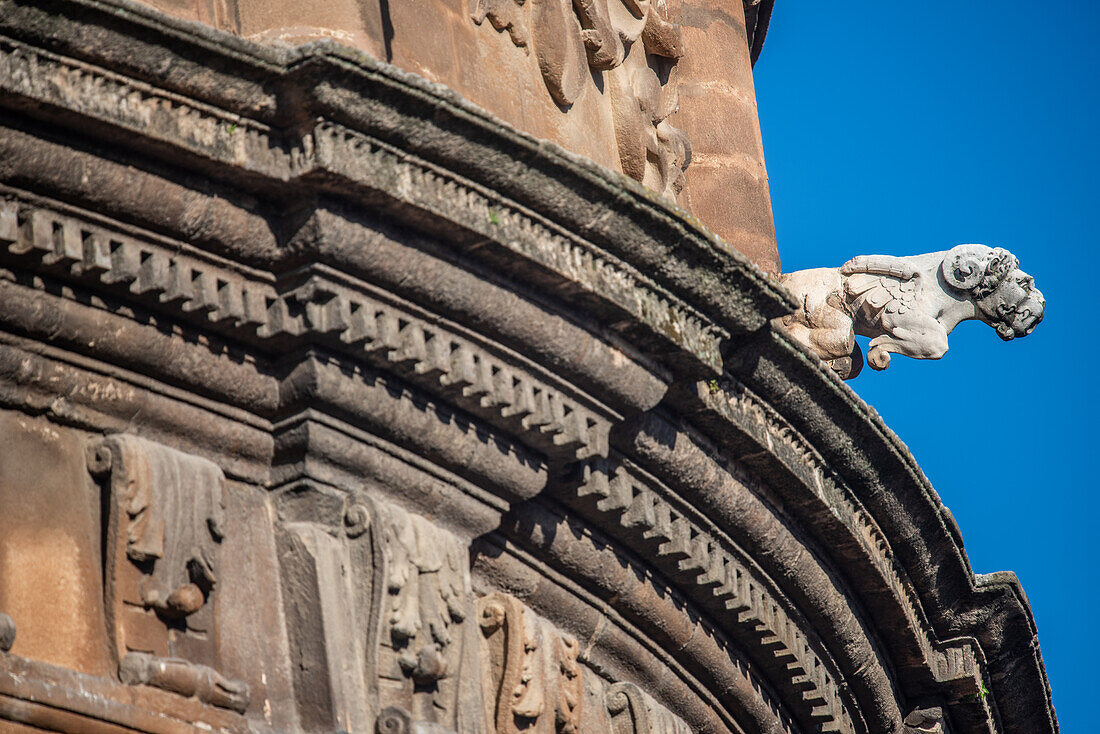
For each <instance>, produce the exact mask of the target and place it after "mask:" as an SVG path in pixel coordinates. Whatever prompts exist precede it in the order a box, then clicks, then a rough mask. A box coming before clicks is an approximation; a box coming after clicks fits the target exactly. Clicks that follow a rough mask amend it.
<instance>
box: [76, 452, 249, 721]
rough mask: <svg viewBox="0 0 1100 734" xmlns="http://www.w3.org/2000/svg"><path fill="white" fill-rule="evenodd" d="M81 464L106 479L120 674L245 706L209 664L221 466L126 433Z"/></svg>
mask: <svg viewBox="0 0 1100 734" xmlns="http://www.w3.org/2000/svg"><path fill="white" fill-rule="evenodd" d="M88 469H89V471H91V472H92V474H95V475H103V476H105V477H107V482H106V491H107V493H108V497H107V501H106V504H107V506H108V508H109V509H108V513H109V514H108V527H107V540H106V543H105V546H104V547H105V554H106V558H105V564H104V565H105V569H106V576H105V581H106V594H105V597H106V607H107V618H108V624H109V625H110V629H111V632H112V643H113V645H114V649H115V654H116V655H117V658H118V661H119V671H120V673H119V675H120V677H121V679H122V680H123V682H124V683H129V684H146V685H151V686H155V687H158V688H164V689H166V690H170V691H173V692H175V693H179V694H181V695H184V696H195V697H197V698H199V699H200V700H202V701H203V702H205V703H210V704H213V705H215V706H222V707H224V708H231V709H234V710H237V711H243V710H244V709H245V708H246V707H247V705H248V687H247V685H245V684H244V683H242V682H239V681H230V680H227V679H225V678H223V677H222V676H221V675H220V674H218V673H217V672H216V671H215V670H214V669H213V668H212V667H211V666H212V665H214V664H215V662H216V656H217V631H216V630H215V629H214V591H215V587H216V586H217V583H218V567H219V563H220V559H219V555H220V554H219V549H220V546H221V541H222V538H223V531H222V525H223V522H222V513H223V505H222V492H223V488H224V483H225V477H224V476H223V474H222V471H221V469H219V468H218V467H217V466H216V465H214V464H212V463H211V462H209V461H206V460H205V459H200V458H198V457H195V456H190V455H188V454H184V453H181V452H179V451H176V450H175V449H171V448H168V447H167V446H162V445H160V444H157V443H153V442H152V441H147V440H145V439H142V438H138V437H136V436H127V435H115V436H110V437H108V438H106V439H104V440H102V441H100V442H98V443H96V444H93V445H91V446H89V447H88Z"/></svg>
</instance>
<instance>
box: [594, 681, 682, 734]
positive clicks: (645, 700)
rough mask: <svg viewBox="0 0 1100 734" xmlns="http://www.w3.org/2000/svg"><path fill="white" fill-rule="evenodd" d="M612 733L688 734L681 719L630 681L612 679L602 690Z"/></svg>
mask: <svg viewBox="0 0 1100 734" xmlns="http://www.w3.org/2000/svg"><path fill="white" fill-rule="evenodd" d="M604 704H605V705H606V706H607V711H608V713H609V714H611V732H612V734H690V733H691V728H690V727H688V725H687V724H685V723H684V721H683V720H682V719H680V718H679V717H678V716H675V715H674V714H673V713H672V712H671V711H669V710H668V709H666V708H665V707H664V706H661V705H660V704H658V703H657V702H656V701H654V700H653V699H652V698H650V697H649V696H648V695H646V693H645V692H643V691H642V689H640V688H638V686H636V685H634V684H633V683H615V684H613V685H611V686H610V687H608V689H607V692H606V693H605V694H604Z"/></svg>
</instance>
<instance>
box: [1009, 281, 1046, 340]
mask: <svg viewBox="0 0 1100 734" xmlns="http://www.w3.org/2000/svg"><path fill="white" fill-rule="evenodd" d="M1046 305H1047V302H1046V299H1045V298H1043V294H1042V293H1040V292H1039V291H1037V290H1032V291H1031V293H1029V294H1028V296H1027V298H1025V299H1024V300H1023V301H1022V302H1021V303H1019V304H1017V306H1016V313H1015V314H1014V317H1013V319H1012V323H1011V326H1012V332H1013V334H1014V335H1015V336H1017V337H1021V336H1027V335H1028V334H1030V333H1031V332H1033V331H1035V327H1036V326H1038V325H1039V322H1040V321H1042V320H1043V314H1044V312H1045V311H1046Z"/></svg>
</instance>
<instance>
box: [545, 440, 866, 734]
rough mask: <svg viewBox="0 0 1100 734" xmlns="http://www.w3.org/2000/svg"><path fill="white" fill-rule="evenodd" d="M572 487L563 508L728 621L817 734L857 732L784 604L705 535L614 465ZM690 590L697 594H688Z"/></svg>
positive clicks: (588, 473) (598, 465)
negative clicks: (793, 693)
mask: <svg viewBox="0 0 1100 734" xmlns="http://www.w3.org/2000/svg"><path fill="white" fill-rule="evenodd" d="M580 472H581V475H580V476H579V477H577V478H576V481H574V482H571V483H569V484H570V486H571V487H572V488H571V490H570V491H571V493H572V494H571V495H570V496H567V497H566V498H565V499H566V501H567V502H568V503H569V504H571V505H573V506H574V507H576V508H577V509H579V510H582V511H584V512H586V513H588V514H589V515H590V516H591V515H596V516H601V517H604V518H607V519H609V520H613V524H612V523H608V524H607V525H606V526H605V528H606V529H607V531H608V532H610V533H611V534H612V535H616V536H618V537H619V538H620V539H622V540H624V541H625V542H628V543H630V544H631V546H632V547H633V548H635V550H636V551H638V552H641V553H645V552H652V553H653V556H652V558H653V564H654V566H656V567H657V568H659V569H661V570H662V571H663V572H665V573H666V574H668V576H669V577H670V578H672V579H673V580H675V581H676V582H677V583H679V584H680V585H681V588H683V589H685V590H686V591H687V592H688V593H692V595H693V597H694V598H696V599H697V600H699V601H701V602H702V603H703V606H704V607H705V608H707V609H708V610H709V611H710V612H711V613H713V614H715V615H720V616H721V617H722V618H723V621H728V620H731V619H732V620H733V621H734V623H735V625H736V626H738V627H740V628H741V629H742V631H743V632H745V633H746V634H743V635H742V636H740V637H739V639H741V640H743V641H745V640H748V641H750V642H749V645H750V646H751V647H752V648H753V649H751V650H750V652H751V653H752V654H753V656H754V658H756V659H757V660H758V661H759V662H760V663H761V664H762V665H763V666H764V667H765V668H766V669H769V670H770V671H771V672H772V673H773V674H774V675H776V676H777V677H778V678H780V682H781V684H784V685H786V686H788V687H790V688H793V689H797V690H799V691H800V694H799V695H800V697H801V699H802V701H803V703H804V704H805V706H806V710H805V711H804V712H803V714H804V716H805V718H807V719H809V720H811V721H812V722H813V724H814V726H815V730H816V731H821V732H839V733H844V734H847V733H849V732H854V731H855V726H854V724H853V721H852V718H851V715H850V714H849V713H848V710H847V707H846V706H845V704H844V702H843V700H842V699H841V689H840V686H839V685H838V679H839V676H838V674H837V673H836V672H835V671H832V670H831V668H832V667H833V666H831V665H829V664H827V663H826V662H825V660H824V659H823V658H822V657H821V656H819V655H818V654H817V653H816V652H815V651H814V649H813V647H812V646H811V643H810V641H809V640H807V639H806V637H805V636H804V634H803V633H802V631H801V629H800V628H799V626H798V624H797V623H796V622H794V621H793V620H792V619H791V618H790V617H789V615H788V614H787V612H786V611H785V610H784V608H783V606H782V605H781V603H780V602H779V601H778V600H777V599H776V598H775V597H774V596H773V595H772V593H770V592H769V591H768V589H767V588H766V587H765V586H764V584H763V583H762V582H761V580H760V579H759V578H757V577H756V574H755V573H754V572H752V571H750V570H749V569H748V568H747V567H746V566H745V565H744V564H743V563H741V562H740V561H739V560H738V559H737V558H736V557H734V555H733V554H732V553H731V552H729V551H728V550H727V549H726V548H725V547H724V546H725V544H724V543H723V542H722V541H720V540H718V539H716V538H714V537H712V536H711V534H710V533H708V532H707V531H706V530H705V529H703V528H700V527H699V526H698V525H696V524H695V523H693V522H692V521H691V520H690V519H689V518H687V517H685V516H684V515H683V514H681V513H680V512H679V511H678V510H677V509H676V508H675V507H674V506H673V505H672V504H670V503H669V502H668V501H667V500H665V498H664V497H663V496H662V495H661V494H659V493H658V492H657V491H655V490H654V489H653V487H651V486H649V483H648V482H646V481H645V480H643V479H642V478H641V477H640V476H639V475H638V474H636V473H634V472H631V471H629V470H628V469H627V468H626V467H624V466H623V465H621V464H619V463H617V462H615V461H614V460H612V459H604V458H597V459H592V460H589V461H587V462H585V463H584V464H583V465H582V467H581V469H580ZM692 587H694V588H692Z"/></svg>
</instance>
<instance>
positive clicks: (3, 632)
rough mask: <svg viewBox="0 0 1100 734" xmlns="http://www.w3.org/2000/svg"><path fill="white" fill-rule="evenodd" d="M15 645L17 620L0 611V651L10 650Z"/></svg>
mask: <svg viewBox="0 0 1100 734" xmlns="http://www.w3.org/2000/svg"><path fill="white" fill-rule="evenodd" d="M14 645H15V620H13V619H12V618H11V617H9V616H8V615H6V614H3V613H0V651H2V652H8V651H9V650H11V649H12V647H13V646H14Z"/></svg>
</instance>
